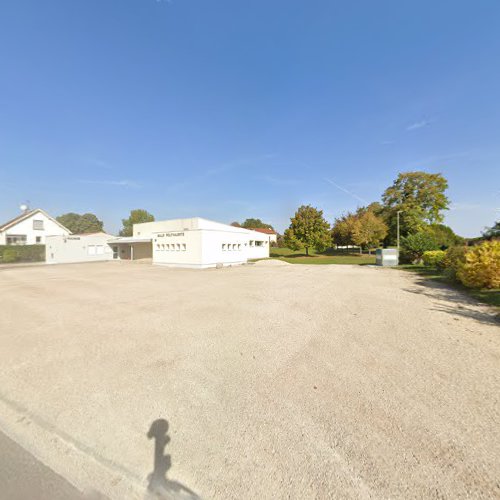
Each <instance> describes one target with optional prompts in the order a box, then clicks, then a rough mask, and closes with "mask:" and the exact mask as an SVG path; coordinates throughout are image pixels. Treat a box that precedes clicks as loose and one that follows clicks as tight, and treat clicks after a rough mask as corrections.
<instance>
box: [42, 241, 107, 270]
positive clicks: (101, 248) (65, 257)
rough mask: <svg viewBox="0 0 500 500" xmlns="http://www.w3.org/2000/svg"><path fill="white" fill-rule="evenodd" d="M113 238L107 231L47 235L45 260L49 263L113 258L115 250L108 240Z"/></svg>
mask: <svg viewBox="0 0 500 500" xmlns="http://www.w3.org/2000/svg"><path fill="white" fill-rule="evenodd" d="M113 238H114V236H111V235H110V234H105V233H97V234H88V235H74V236H71V235H70V236H47V240H46V243H45V260H46V262H47V263H48V264H63V263H70V262H98V261H103V260H112V259H113V250H112V248H111V246H110V245H109V244H108V241H109V240H111V239H113Z"/></svg>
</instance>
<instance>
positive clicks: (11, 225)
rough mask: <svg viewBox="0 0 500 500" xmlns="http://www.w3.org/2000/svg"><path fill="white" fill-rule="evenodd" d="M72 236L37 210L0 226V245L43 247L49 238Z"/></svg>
mask: <svg viewBox="0 0 500 500" xmlns="http://www.w3.org/2000/svg"><path fill="white" fill-rule="evenodd" d="M70 234H71V232H70V231H69V230H68V229H66V228H65V227H64V226H63V225H62V224H59V222H57V220H56V219H54V218H53V217H51V216H50V215H49V214H48V213H46V212H44V211H43V210H41V209H40V208H36V209H35V210H29V211H26V212H24V213H22V214H21V215H19V216H18V217H16V218H15V219H12V220H10V221H9V222H6V223H5V224H3V225H2V226H0V245H37V244H40V245H43V244H45V239H46V238H47V237H48V236H55V235H59V236H69V235H70Z"/></svg>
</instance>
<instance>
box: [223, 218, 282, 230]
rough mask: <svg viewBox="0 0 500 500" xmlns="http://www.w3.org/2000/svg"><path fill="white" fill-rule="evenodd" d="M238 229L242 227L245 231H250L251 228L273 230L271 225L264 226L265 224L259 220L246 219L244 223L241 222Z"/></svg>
mask: <svg viewBox="0 0 500 500" xmlns="http://www.w3.org/2000/svg"><path fill="white" fill-rule="evenodd" d="M233 224H234V223H233ZM240 227H244V228H245V229H252V228H254V229H255V228H257V229H272V230H273V231H274V228H273V226H271V224H266V223H265V222H262V221H261V220H260V219H246V220H245V222H243V223H242V224H241V226H240Z"/></svg>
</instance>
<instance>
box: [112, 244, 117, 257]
mask: <svg viewBox="0 0 500 500" xmlns="http://www.w3.org/2000/svg"><path fill="white" fill-rule="evenodd" d="M117 258H118V246H117V245H115V246H114V247H113V259H117Z"/></svg>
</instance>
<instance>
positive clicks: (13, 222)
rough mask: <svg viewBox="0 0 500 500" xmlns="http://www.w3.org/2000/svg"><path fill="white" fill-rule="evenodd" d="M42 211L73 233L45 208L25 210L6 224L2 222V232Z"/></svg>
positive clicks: (0, 229) (0, 230) (0, 227)
mask: <svg viewBox="0 0 500 500" xmlns="http://www.w3.org/2000/svg"><path fill="white" fill-rule="evenodd" d="M37 213H41V214H43V215H45V217H47V218H48V219H50V220H51V221H52V222H55V223H56V224H57V225H58V226H60V227H62V228H63V229H64V230H65V231H68V233H69V234H71V231H70V230H69V229H68V228H67V227H64V226H63V225H62V224H61V223H60V222H58V221H57V220H56V219H54V217H51V216H50V215H49V214H48V213H47V212H45V210H42V209H41V208H34V209H33V210H30V211H29V212H25V213H23V214H20V215H18V216H17V217H15V218H14V219H11V220H10V221H8V222H6V223H5V224H2V225H1V226H0V232H2V231H5V230H6V229H9V227H12V226H15V225H16V224H18V223H19V222H22V221H23V220H26V219H29V218H30V217H31V216H33V215H35V214H37Z"/></svg>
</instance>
